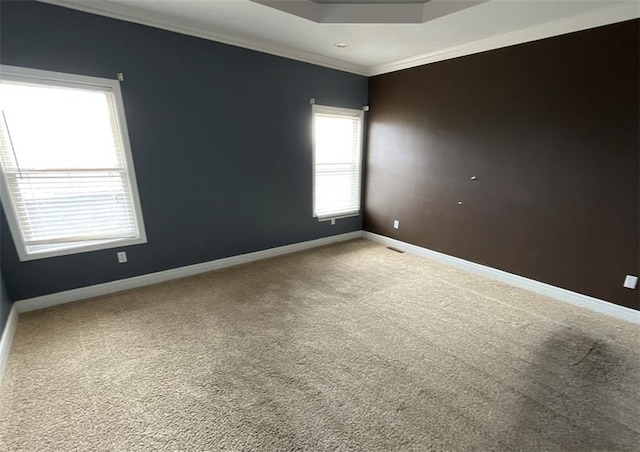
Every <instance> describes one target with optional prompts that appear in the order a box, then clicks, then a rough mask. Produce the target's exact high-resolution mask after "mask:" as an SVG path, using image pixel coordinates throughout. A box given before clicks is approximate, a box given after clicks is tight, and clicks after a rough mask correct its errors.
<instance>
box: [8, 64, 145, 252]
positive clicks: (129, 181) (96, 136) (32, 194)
mask: <svg viewBox="0 0 640 452" xmlns="http://www.w3.org/2000/svg"><path fill="white" fill-rule="evenodd" d="M0 163H1V165H0V167H1V169H2V171H1V172H0V183H1V185H2V190H0V198H1V199H2V204H3V207H4V212H5V214H6V217H7V220H8V223H9V227H10V229H11V233H12V236H13V239H14V243H15V245H16V249H17V251H18V255H19V257H20V260H31V259H40V258H44V257H53V256H61V255H64V254H72V253H79V252H84V251H93V250H100V249H107V248H113V247H117V246H127V245H133V244H140V243H145V242H146V235H145V233H144V224H143V220H142V214H141V208H140V201H139V199H138V193H137V187H136V181H135V176H134V174H133V163H132V160H131V154H130V150H129V144H128V137H127V133H126V124H125V117H124V108H123V104H122V97H121V93H120V86H119V84H118V82H117V81H115V80H111V79H104V78H97V77H87V76H79V75H73V74H64V73H58V72H50V71H40V70H33V69H27V68H19V67H14V66H2V65H0Z"/></svg>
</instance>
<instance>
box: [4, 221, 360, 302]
mask: <svg viewBox="0 0 640 452" xmlns="http://www.w3.org/2000/svg"><path fill="white" fill-rule="evenodd" d="M360 237H362V231H354V232H348V233H346V234H339V235H332V236H329V237H323V238H320V239H316V240H309V241H307V242H300V243H294V244H292V245H285V246H279V247H277V248H269V249H266V250H262V251H256V252H254V253H247V254H240V255H238V256H231V257H226V258H224V259H217V260H215V261H209V262H203V263H201V264H194V265H188V266H186V267H179V268H174V269H171V270H165V271H161V272H157V273H149V274H147V275H141V276H134V277H133V278H126V279H119V280H117V281H111V282H108V283H104V284H96V285H94V286H88V287H81V288H79V289H73V290H65V291H64V292H57V293H53V294H50V295H43V296H41V297H34V298H28V299H25V300H19V301H16V302H15V303H14V307H15V308H17V310H18V312H29V311H35V310H36V309H43V308H48V307H51V306H56V305H59V304H64V303H70V302H72V301H79V300H84V299H87V298H93V297H97V296H100V295H107V294H111V293H115V292H120V291H123V290H128V289H134V288H136V287H142V286H148V285H150V284H156V283H159V282H164V281H169V280H172V279H177V278H184V277H185V276H191V275H197V274H198V273H205V272H209V271H212V270H220V269H222V268H226V267H233V266H236V265H240V264H246V263H249V262H254V261H258V260H261V259H268V258H270V257H276V256H282V255H284V254H291V253H296V252H298V251H304V250H308V249H311V248H317V247H319V246H324V245H329V244H331V243H335V242H343V241H345V240H352V239H356V238H360Z"/></svg>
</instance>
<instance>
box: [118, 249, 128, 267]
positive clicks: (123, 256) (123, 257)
mask: <svg viewBox="0 0 640 452" xmlns="http://www.w3.org/2000/svg"><path fill="white" fill-rule="evenodd" d="M125 262H127V252H126V251H120V252H118V263H119V264H124V263H125Z"/></svg>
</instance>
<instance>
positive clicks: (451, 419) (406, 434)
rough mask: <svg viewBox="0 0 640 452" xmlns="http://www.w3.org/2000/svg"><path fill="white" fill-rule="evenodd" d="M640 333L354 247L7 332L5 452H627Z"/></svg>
mask: <svg viewBox="0 0 640 452" xmlns="http://www.w3.org/2000/svg"><path fill="white" fill-rule="evenodd" d="M639 330H640V328H638V327H637V326H634V325H632V324H628V323H625V322H623V321H618V320H615V319H612V318H609V317H606V316H604V315H600V314H595V313H592V312H590V311H587V310H582V309H578V308H575V307H572V306H570V305H567V304H565V303H562V302H559V301H555V300H552V299H549V298H545V297H541V296H539V295H536V294H533V293H529V292H526V291H523V290H520V289H516V288H513V287H510V286H507V285H504V284H502V283H499V282H495V281H492V280H489V279H485V278H483V277H479V276H475V275H472V274H468V273H465V272H463V271H460V270H457V269H453V268H450V267H447V266H443V265H441V264H437V263H434V262H431V261H429V260H426V259H424V258H421V257H417V256H412V255H410V254H406V253H405V254H400V253H397V252H394V251H391V250H389V249H386V248H385V247H383V246H381V245H378V244H375V243H373V242H369V241H365V240H356V241H352V242H346V243H342V244H336V245H331V246H328V247H324V248H319V249H315V250H311V251H307V252H303V253H299V254H295V255H289V256H284V257H280V258H276V259H271V260H267V261H260V262H257V263H252V264H248V265H245V266H241V267H236V268H232V269H227V270H223V271H218V272H212V273H207V274H202V275H199V276H195V277H190V278H186V279H182V280H177V281H172V282H168V283H163V284H159V285H155V286H150V287H146V288H141V289H136V290H132V291H128V292H124V293H119V294H114V295H110V296H104V297H100V298H97V299H93V300H88V301H84V302H78V303H71V304H67V305H62V306H58V307H55V308H50V309H46V310H42V311H36V312H31V313H27V314H23V315H21V316H20V319H19V322H18V327H17V332H16V336H15V341H14V343H13V348H12V353H11V356H10V360H9V367H8V372H7V374H6V375H5V380H4V382H3V385H2V388H1V391H0V450H3V451H23V450H28V451H59V450H60V451H71V450H74V451H76V450H78V451H80V450H81V451H98V450H113V451H142V450H187V451H205V450H207V451H217V450H239V451H240V450H242V451H244V450H246V451H249V450H260V451H288V450H311V451H329V450H331V451H333V450H359V451H386V450H407V451H409V450H415V451H428V450H434V451H435V450H437V451H458V450H460V451H462V450H477V451H490V450H503V451H507V450H509V451H511V450H523V451H525V450H526V451H531V450H566V451H591V450H597V451H614V450H629V451H631V450H634V451H638V450H640V433H639V432H640V353H639V352H640V335H639Z"/></svg>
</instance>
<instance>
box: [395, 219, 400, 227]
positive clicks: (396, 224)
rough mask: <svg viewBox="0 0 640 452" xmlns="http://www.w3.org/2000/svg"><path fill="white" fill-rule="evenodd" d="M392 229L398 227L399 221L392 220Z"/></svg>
mask: <svg viewBox="0 0 640 452" xmlns="http://www.w3.org/2000/svg"><path fill="white" fill-rule="evenodd" d="M393 229H400V221H399V220H393Z"/></svg>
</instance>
